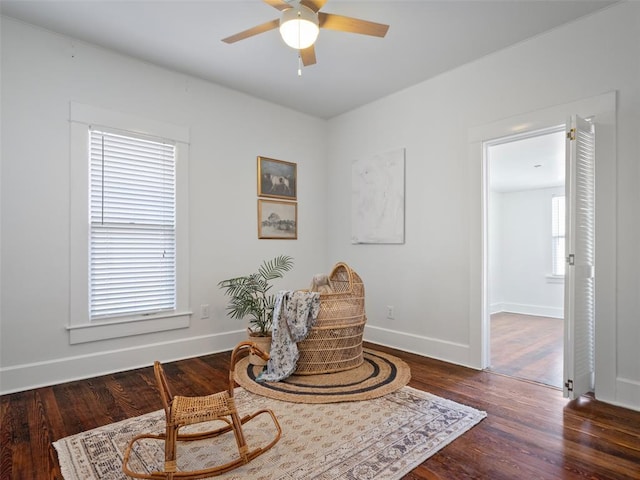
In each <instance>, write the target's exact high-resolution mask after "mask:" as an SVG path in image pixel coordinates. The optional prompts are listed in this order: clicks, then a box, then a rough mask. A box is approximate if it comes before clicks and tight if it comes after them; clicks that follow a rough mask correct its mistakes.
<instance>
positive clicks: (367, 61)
mask: <svg viewBox="0 0 640 480" xmlns="http://www.w3.org/2000/svg"><path fill="white" fill-rule="evenodd" d="M612 3H615V2H614V1H613V0H603V1H599V0H497V1H495V0H473V1H462V0H446V1H435V0H413V1H396V0H387V1H383V0H372V1H365V0H335V1H334V0H329V1H328V2H327V4H326V5H325V6H324V7H323V8H322V11H323V12H329V13H337V14H341V15H346V16H352V17H357V18H362V19H365V20H370V21H374V22H379V23H387V24H389V25H390V28H389V32H388V34H387V36H386V37H385V38H383V39H380V38H375V37H368V36H363V35H356V34H348V33H343V32H336V31H330V30H322V31H321V32H320V36H319V38H318V40H317V42H316V56H317V61H318V63H317V64H316V65H313V66H310V67H306V68H305V69H304V71H303V75H302V77H298V76H297V52H296V51H294V50H291V49H290V48H289V47H287V46H286V45H285V44H284V43H283V42H282V40H281V39H280V37H279V34H278V31H277V30H272V31H269V32H266V33H263V34H260V35H257V36H255V37H252V38H249V39H246V40H243V41H241V42H238V43H235V44H231V45H228V44H225V43H223V42H222V41H221V39H222V38H224V37H227V36H229V35H231V34H234V33H236V32H239V31H242V30H245V29H247V28H250V27H253V26H254V25H257V24H261V23H264V22H267V21H269V20H272V19H275V18H278V16H279V12H278V11H277V10H276V9H274V8H272V7H270V6H268V5H267V4H265V3H263V2H262V1H260V0H231V1H229V0H199V1H193V0H155V1H151V0H147V1H145V0H1V2H0V13H2V14H3V15H6V16H10V17H14V18H17V19H20V20H23V21H25V22H28V23H32V24H35V25H40V26H42V27H44V28H47V29H49V30H53V31H56V32H60V33H63V34H66V35H69V36H72V37H75V38H78V39H81V40H84V41H87V42H91V43H95V44H98V45H102V46H104V47H107V48H110V49H113V50H116V51H119V52H122V53H124V54H127V55H130V56H133V57H136V58H139V59H143V60H145V61H148V62H151V63H154V64H157V65H160V66H164V67H167V68H170V69H172V70H175V71H178V72H184V73H186V74H189V75H194V76H196V77H199V78H202V79H205V80H210V81H212V82H215V83H217V84H220V85H224V86H227V87H230V88H233V89H235V90H239V91H242V92H245V93H248V94H250V95H253V96H255V97H258V98H262V99H265V100H268V101H270V102H275V103H277V104H280V105H283V106H286V107H289V108H292V109H294V110H298V111H301V112H304V113H307V114H310V115H313V116H317V117H320V118H331V117H333V116H336V115H339V114H341V113H344V112H346V111H349V110H351V109H353V108H356V107H358V106H361V105H364V104H366V103H368V102H371V101H373V100H375V99H378V98H381V97H384V96H387V95H389V94H391V93H393V92H396V91H399V90H402V89H404V88H406V87H409V86H411V85H414V84H416V83H419V82H421V81H423V80H426V79H428V78H431V77H434V76H436V75H438V74H441V73H442V72H445V71H447V70H450V69H453V68H456V67H458V66H460V65H463V64H465V63H468V62H471V61H473V60H475V59H478V58H480V57H483V56H485V55H488V54H490V53H492V52H495V51H498V50H500V49H503V48H505V47H508V46H509V45H512V44H515V43H518V42H521V41H523V40H525V39H527V38H531V37H533V36H536V35H539V34H540V33H542V32H545V31H548V30H550V29H553V28H556V27H558V26H559V25H562V24H564V23H567V22H570V21H573V20H575V19H576V18H579V17H581V16H584V15H588V14H590V13H592V12H594V11H596V10H599V9H601V8H604V7H606V6H608V5H611V4H612ZM559 48H561V47H559Z"/></svg>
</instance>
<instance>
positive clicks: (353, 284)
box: [295, 263, 367, 375]
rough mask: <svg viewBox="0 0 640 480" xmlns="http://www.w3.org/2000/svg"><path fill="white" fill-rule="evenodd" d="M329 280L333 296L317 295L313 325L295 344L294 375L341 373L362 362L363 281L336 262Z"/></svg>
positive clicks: (330, 294) (346, 267) (326, 294)
mask: <svg viewBox="0 0 640 480" xmlns="http://www.w3.org/2000/svg"><path fill="white" fill-rule="evenodd" d="M329 281H330V284H331V288H332V290H333V293H321V294H320V312H319V313H318V317H317V319H316V323H315V326H314V327H313V328H311V331H310V332H309V334H308V335H307V338H305V339H304V340H302V341H300V342H298V350H299V351H300V357H299V359H298V367H297V370H296V372H295V373H296V375H317V374H321V373H333V372H341V371H343V370H349V369H351V368H355V367H358V366H359V365H361V364H362V362H363V356H362V334H363V332H364V325H365V323H366V320H367V317H366V315H365V310H364V284H363V283H362V279H361V278H360V277H359V276H358V274H357V273H356V272H354V271H353V270H352V269H351V268H350V267H349V266H348V265H347V264H346V263H337V264H336V265H335V267H333V270H332V271H331V275H330V276H329Z"/></svg>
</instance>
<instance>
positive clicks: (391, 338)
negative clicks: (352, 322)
mask: <svg viewBox="0 0 640 480" xmlns="http://www.w3.org/2000/svg"><path fill="white" fill-rule="evenodd" d="M364 340H365V341H366V342H371V343H376V344H378V345H384V346H385V347H391V348H396V349H398V350H402V351H404V352H409V353H415V354H417V355H422V356H424V357H430V358H435V359H437V360H443V361H445V362H449V363H454V364H456V365H462V366H463V367H470V368H475V369H478V368H479V367H478V366H477V365H473V362H472V361H471V360H470V348H469V345H464V344H461V343H455V342H447V341H444V340H439V339H435V338H431V337H424V336H421V335H416V334H411V333H406V332H399V331H396V330H389V329H387V328H382V327H376V326H374V325H366V326H365V331H364Z"/></svg>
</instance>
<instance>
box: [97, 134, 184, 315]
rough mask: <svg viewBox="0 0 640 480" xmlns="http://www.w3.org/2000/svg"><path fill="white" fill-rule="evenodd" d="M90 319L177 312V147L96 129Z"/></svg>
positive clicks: (163, 142)
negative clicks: (175, 310)
mask: <svg viewBox="0 0 640 480" xmlns="http://www.w3.org/2000/svg"><path fill="white" fill-rule="evenodd" d="M90 139H91V140H90V149H89V161H90V171H91V179H90V195H89V197H90V223H91V227H90V243H89V251H90V260H89V262H90V275H89V276H90V299H89V305H90V318H91V320H95V319H102V318H113V317H121V316H127V315H133V314H150V313H157V312H161V311H172V310H174V309H175V307H176V216H175V212H176V209H175V202H176V196H175V146H174V145H172V144H168V143H167V142H166V141H162V140H161V139H144V138H140V137H134V136H131V135H130V134H119V133H113V132H107V131H104V130H97V129H92V128H90Z"/></svg>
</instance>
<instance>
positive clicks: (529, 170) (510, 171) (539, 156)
mask: <svg viewBox="0 0 640 480" xmlns="http://www.w3.org/2000/svg"><path fill="white" fill-rule="evenodd" d="M565 156H566V153H565V131H564V128H561V130H559V131H555V132H552V133H544V134H540V135H535V136H530V137H526V138H520V139H517V140H513V141H510V142H505V143H501V144H498V145H492V146H490V147H489V149H488V161H489V188H490V189H491V190H492V191H495V192H514V191H520V190H531V189H534V188H548V187H559V186H562V185H564V181H565Z"/></svg>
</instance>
